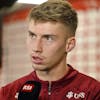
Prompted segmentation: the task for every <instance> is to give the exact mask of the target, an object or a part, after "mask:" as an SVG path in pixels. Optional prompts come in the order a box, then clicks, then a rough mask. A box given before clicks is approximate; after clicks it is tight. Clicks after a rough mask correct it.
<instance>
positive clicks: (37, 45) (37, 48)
mask: <svg viewBox="0 0 100 100" xmlns="http://www.w3.org/2000/svg"><path fill="white" fill-rule="evenodd" d="M32 50H33V52H40V53H41V52H42V40H41V39H35V41H33V43H32Z"/></svg>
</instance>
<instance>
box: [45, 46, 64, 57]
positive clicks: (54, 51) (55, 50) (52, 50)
mask: <svg viewBox="0 0 100 100" xmlns="http://www.w3.org/2000/svg"><path fill="white" fill-rule="evenodd" d="M45 51H47V52H46V55H47V56H49V57H51V58H53V57H54V56H55V57H59V56H60V55H61V56H62V55H64V54H65V52H66V46H65V45H61V46H60V45H58V46H52V47H48V50H45Z"/></svg>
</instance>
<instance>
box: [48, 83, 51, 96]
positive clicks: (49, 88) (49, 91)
mask: <svg viewBox="0 0 100 100" xmlns="http://www.w3.org/2000/svg"><path fill="white" fill-rule="evenodd" d="M48 95H51V82H49V87H48Z"/></svg>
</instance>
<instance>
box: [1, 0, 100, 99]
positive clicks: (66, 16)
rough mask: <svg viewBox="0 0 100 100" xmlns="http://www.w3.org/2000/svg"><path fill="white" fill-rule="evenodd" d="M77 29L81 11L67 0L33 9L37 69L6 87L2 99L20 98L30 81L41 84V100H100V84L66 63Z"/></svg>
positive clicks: (30, 35)
mask: <svg viewBox="0 0 100 100" xmlns="http://www.w3.org/2000/svg"><path fill="white" fill-rule="evenodd" d="M76 28H77V13H76V11H75V10H74V9H73V8H72V7H71V5H70V4H69V3H68V2H67V1H63V0H52V1H47V2H45V3H43V4H41V5H38V6H36V7H35V8H33V9H32V10H31V12H30V15H29V28H28V32H29V33H28V38H27V45H28V48H29V53H30V57H31V61H32V66H33V68H34V71H33V72H32V73H30V74H29V75H27V76H24V77H22V78H20V79H18V80H16V81H14V82H12V83H10V84H8V85H6V86H4V87H2V88H1V90H0V100H17V94H18V93H19V90H20V88H21V87H22V85H23V84H24V83H25V82H26V81H29V80H35V81H37V82H40V83H41V91H40V94H39V99H38V100H100V83H99V82H98V81H96V80H95V79H93V78H91V77H89V76H86V75H84V74H82V73H79V72H78V71H76V70H75V69H73V68H72V66H71V65H69V64H66V63H67V59H66V56H67V54H68V52H70V51H71V50H72V49H73V48H74V46H75V31H76ZM33 100H34V98H33Z"/></svg>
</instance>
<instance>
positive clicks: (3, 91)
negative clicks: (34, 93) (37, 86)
mask: <svg viewBox="0 0 100 100" xmlns="http://www.w3.org/2000/svg"><path fill="white" fill-rule="evenodd" d="M32 73H33V72H32ZM32 73H30V74H28V75H25V76H23V77H21V78H19V79H17V80H15V81H13V82H11V83H9V84H7V85H5V86H3V87H1V88H0V95H1V97H6V98H9V97H10V96H11V95H15V94H16V93H17V92H18V91H19V89H20V88H21V86H22V85H23V84H24V83H25V82H26V81H28V80H32V79H33V77H32ZM1 97H0V100H1ZM6 100H8V99H6Z"/></svg>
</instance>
